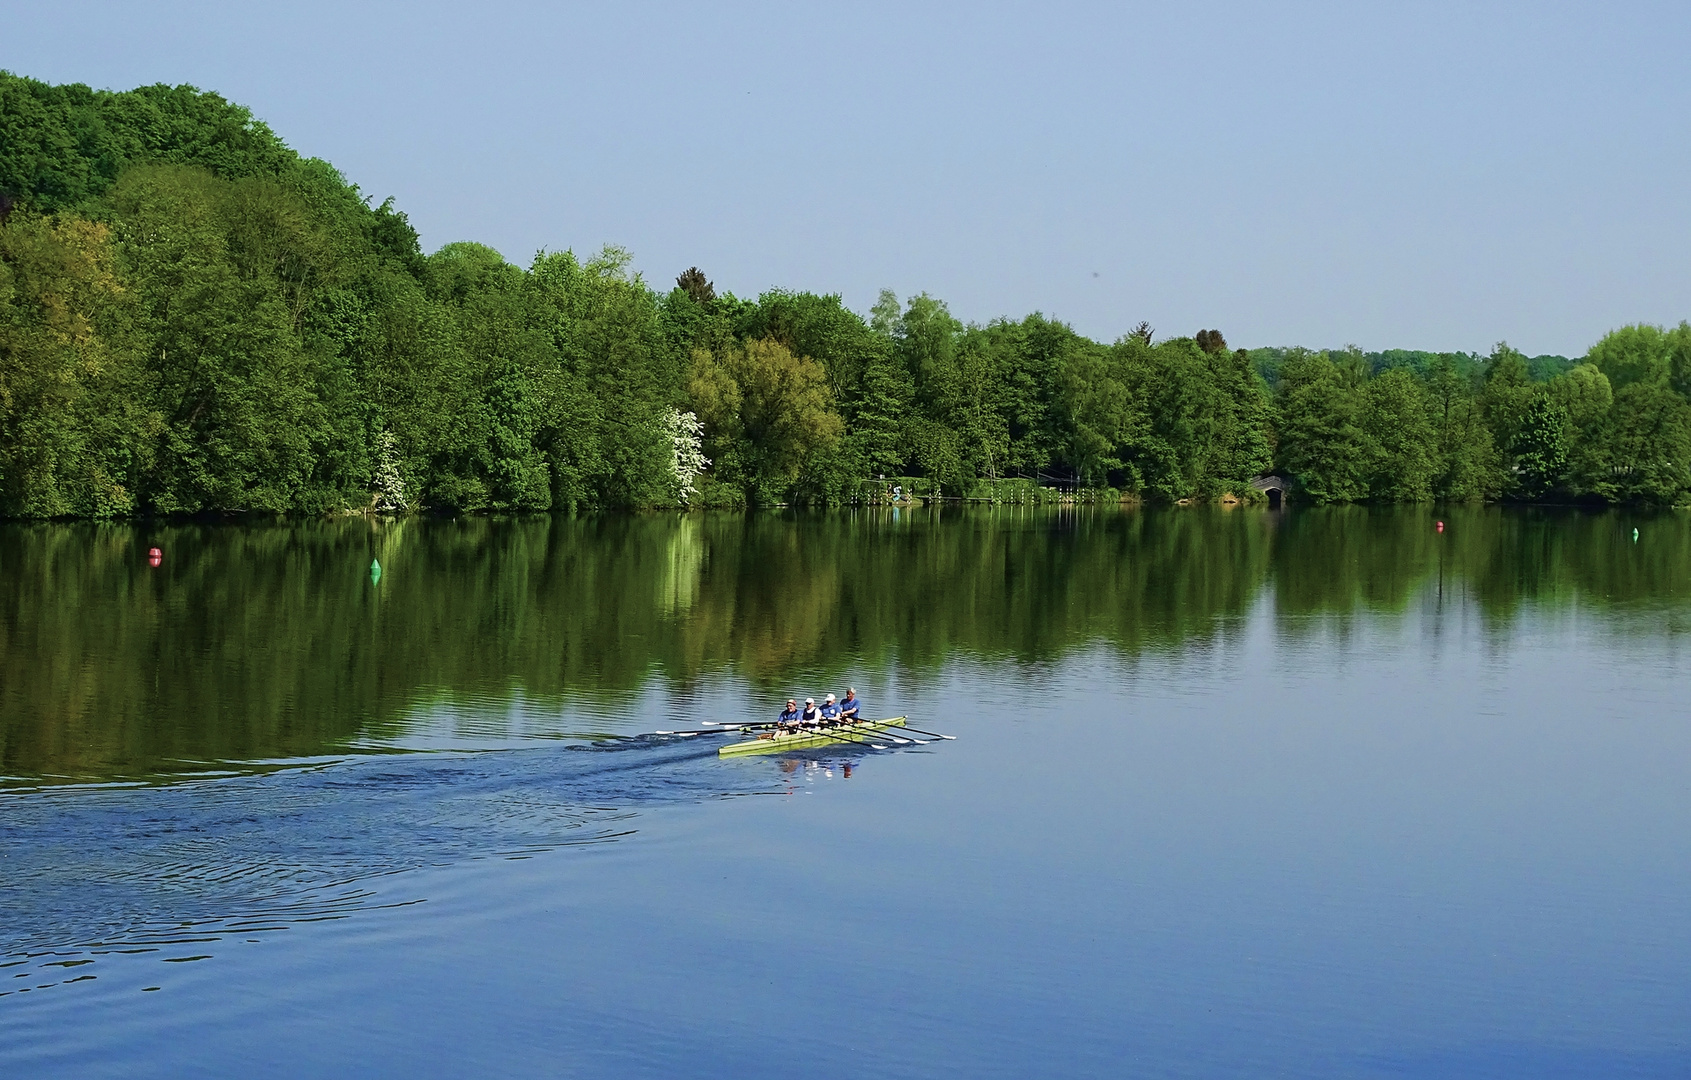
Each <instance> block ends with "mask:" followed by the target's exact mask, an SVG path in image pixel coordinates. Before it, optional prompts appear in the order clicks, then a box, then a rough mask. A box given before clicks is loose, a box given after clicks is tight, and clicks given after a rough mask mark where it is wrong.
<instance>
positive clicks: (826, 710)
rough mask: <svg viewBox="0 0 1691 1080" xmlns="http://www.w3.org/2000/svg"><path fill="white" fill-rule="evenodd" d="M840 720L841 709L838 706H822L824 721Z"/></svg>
mask: <svg viewBox="0 0 1691 1080" xmlns="http://www.w3.org/2000/svg"><path fill="white" fill-rule="evenodd" d="M839 718H840V707H839V706H838V705H823V706H822V719H824V720H838V719H839Z"/></svg>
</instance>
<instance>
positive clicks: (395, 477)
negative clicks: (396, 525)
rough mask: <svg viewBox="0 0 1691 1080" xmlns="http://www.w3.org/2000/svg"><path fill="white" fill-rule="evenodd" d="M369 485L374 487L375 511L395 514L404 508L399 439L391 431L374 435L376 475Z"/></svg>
mask: <svg viewBox="0 0 1691 1080" xmlns="http://www.w3.org/2000/svg"><path fill="white" fill-rule="evenodd" d="M371 486H372V487H373V488H374V489H375V495H376V510H377V512H379V513H384V514H397V513H400V512H401V511H403V510H404V509H405V506H406V503H405V478H404V477H402V476H400V475H399V440H398V439H396V438H394V437H393V432H391V431H384V432H382V433H381V434H380V435H378V436H376V475H375V476H374V477H373V478H372V484H371Z"/></svg>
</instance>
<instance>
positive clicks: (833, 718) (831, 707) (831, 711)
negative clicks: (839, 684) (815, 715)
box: [822, 694, 840, 724]
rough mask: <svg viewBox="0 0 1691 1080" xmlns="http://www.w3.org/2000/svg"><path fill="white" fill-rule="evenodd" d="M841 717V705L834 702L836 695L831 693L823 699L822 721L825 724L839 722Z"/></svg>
mask: <svg viewBox="0 0 1691 1080" xmlns="http://www.w3.org/2000/svg"><path fill="white" fill-rule="evenodd" d="M839 719H840V707H839V706H838V705H836V704H834V695H832V694H829V695H828V696H827V697H826V698H824V699H823V701H822V722H823V723H824V724H833V723H838V722H839Z"/></svg>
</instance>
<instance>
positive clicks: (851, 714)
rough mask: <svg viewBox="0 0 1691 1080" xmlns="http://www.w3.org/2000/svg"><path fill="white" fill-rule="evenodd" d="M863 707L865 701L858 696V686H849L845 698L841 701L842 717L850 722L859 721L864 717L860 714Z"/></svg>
mask: <svg viewBox="0 0 1691 1080" xmlns="http://www.w3.org/2000/svg"><path fill="white" fill-rule="evenodd" d="M862 707H863V702H861V701H859V700H858V698H857V688H856V687H847V688H846V696H845V700H844V701H842V702H840V719H841V720H844V721H845V722H846V723H848V724H855V723H857V722H858V721H859V720H861V719H862V716H860V715H859V711H860V710H861V709H862Z"/></svg>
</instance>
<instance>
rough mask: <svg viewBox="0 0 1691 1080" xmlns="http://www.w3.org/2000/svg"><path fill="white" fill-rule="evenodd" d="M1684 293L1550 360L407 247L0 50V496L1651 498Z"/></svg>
mask: <svg viewBox="0 0 1691 1080" xmlns="http://www.w3.org/2000/svg"><path fill="white" fill-rule="evenodd" d="M1687 394H1691V327H1688V326H1687V325H1686V324H1684V323H1681V324H1680V326H1679V327H1677V328H1674V329H1662V328H1658V327H1652V326H1632V327H1626V328H1623V329H1621V330H1617V331H1615V332H1613V333H1611V334H1610V335H1608V336H1607V337H1605V338H1604V339H1603V340H1602V341H1601V342H1599V343H1598V344H1597V345H1596V346H1594V347H1593V348H1592V350H1591V352H1590V353H1589V354H1588V355H1587V356H1586V357H1584V358H1583V359H1582V360H1581V361H1579V362H1578V363H1575V362H1572V361H1568V360H1565V359H1563V358H1561V357H1536V358H1532V359H1528V358H1526V357H1523V356H1521V355H1520V354H1519V353H1517V352H1515V351H1514V350H1512V349H1509V348H1508V347H1507V346H1503V345H1500V346H1498V347H1497V349H1496V350H1494V351H1493V352H1492V354H1491V355H1490V356H1487V357H1484V358H1481V357H1476V356H1471V355H1466V354H1437V355H1435V354H1427V353H1410V352H1401V351H1400V352H1393V353H1382V354H1364V353H1361V352H1359V351H1357V350H1354V349H1350V350H1337V351H1335V350H1329V351H1322V352H1317V351H1309V350H1303V349H1273V350H1264V349H1259V350H1255V351H1246V350H1234V349H1230V348H1229V347H1228V345H1227V343H1226V341H1225V340H1224V338H1223V336H1222V334H1221V333H1220V332H1219V331H1214V330H1203V331H1200V332H1199V333H1197V334H1196V335H1195V336H1193V337H1173V338H1167V339H1163V340H1156V338H1155V335H1154V332H1153V330H1152V328H1151V327H1150V326H1148V325H1146V324H1143V323H1141V324H1140V325H1139V327H1138V328H1137V329H1135V330H1133V331H1132V332H1130V333H1128V334H1127V335H1125V336H1123V337H1122V338H1121V339H1120V340H1118V341H1116V342H1114V343H1112V344H1103V343H1099V342H1095V341H1092V340H1089V339H1087V338H1085V337H1082V336H1081V335H1079V334H1076V333H1075V332H1074V331H1073V330H1072V329H1070V328H1069V327H1068V326H1066V325H1064V324H1063V323H1061V322H1058V321H1056V320H1054V319H1051V318H1047V317H1045V316H1043V315H1038V314H1035V315H1030V316H1028V317H1026V318H1024V319H1021V320H1019V321H1012V320H1008V319H1000V320H995V321H993V322H991V323H988V324H986V325H984V326H981V325H965V324H964V323H962V322H960V321H959V320H958V319H956V318H955V317H953V316H952V315H951V313H950V312H949V311H948V310H947V308H946V306H945V304H944V303H943V302H941V301H939V300H936V299H934V298H932V297H930V296H928V295H926V294H923V295H919V296H915V297H911V298H908V299H906V300H903V301H900V300H899V299H898V298H897V297H896V296H894V295H893V294H892V293H890V292H884V293H883V294H882V295H881V298H880V300H879V302H878V303H876V305H875V306H874V308H873V309H872V310H871V311H870V313H869V316H868V318H867V319H865V318H864V317H862V316H860V315H858V314H856V313H854V312H852V311H849V310H847V309H846V308H845V307H844V306H843V304H842V303H841V301H840V298H839V297H838V296H834V295H816V294H813V293H805V292H789V291H784V290H773V291H770V292H767V293H765V294H763V295H762V296H759V297H758V298H757V299H755V300H750V299H742V298H739V297H735V296H733V295H729V294H721V295H719V294H718V293H717V292H716V290H715V288H714V286H713V285H712V283H711V282H710V281H709V279H708V278H707V276H706V275H705V274H704V273H703V272H702V271H700V270H699V269H697V268H689V269H688V270H687V271H686V272H684V273H682V274H681V275H680V277H679V278H677V280H676V284H675V286H674V287H673V288H670V289H668V290H667V291H663V290H659V289H654V288H652V287H651V286H650V285H648V284H647V283H646V282H645V281H643V280H642V279H641V277H640V276H639V275H637V274H634V273H631V272H630V269H629V257H628V255H627V254H626V253H624V252H622V251H620V250H617V249H614V248H609V249H606V250H605V251H603V252H600V253H599V254H597V255H595V256H593V257H591V258H585V259H583V258H578V257H577V256H576V255H574V254H573V253H570V252H562V253H558V252H542V253H541V254H539V255H537V256H536V257H535V259H534V261H533V262H532V263H531V264H530V265H529V266H528V267H527V268H526V269H524V268H521V267H517V266H513V265H511V264H509V263H507V262H506V261H505V260H504V259H503V258H502V257H501V256H500V255H499V254H498V253H497V252H495V251H493V250H492V249H491V248H487V247H484V246H482V245H479V244H472V243H455V244H449V245H447V246H446V247H444V248H441V249H440V250H439V251H436V252H435V253H433V254H431V255H425V254H423V252H422V251H421V249H420V247H419V243H418V237H417V234H416V232H415V230H413V229H412V228H411V226H410V224H409V223H408V222H407V220H406V217H405V215H404V214H403V213H401V212H400V211H398V210H396V209H395V208H394V207H393V205H392V202H391V200H389V201H388V202H384V203H382V204H380V205H372V203H371V200H369V199H367V198H366V197H364V195H363V194H362V193H361V192H360V191H359V190H358V189H357V187H356V186H354V185H351V184H349V183H347V182H346V181H345V179H344V178H343V177H342V176H341V175H340V174H339V173H338V172H336V171H335V170H334V169H333V168H332V167H330V166H329V165H328V164H326V163H324V162H322V161H319V160H315V159H309V158H302V157H300V156H299V155H298V154H296V153H294V152H293V151H292V150H290V149H288V148H287V147H286V146H285V145H284V144H283V143H282V142H281V140H280V139H278V138H277V137H276V135H275V134H274V133H272V132H271V131H270V130H269V129H268V128H267V127H266V126H265V125H264V124H262V123H260V122H258V121H256V120H255V119H254V118H253V117H252V116H251V114H250V113H249V112H248V111H247V110H245V109H243V108H240V107H239V106H236V105H233V104H231V103H229V102H227V101H225V100H223V99H222V98H221V97H219V96H217V95H216V94H209V93H201V92H199V91H197V90H194V89H193V88H191V87H167V86H152V87H144V88H141V89H138V90H134V91H129V92H124V93H111V92H105V91H94V90H90V89H88V88H87V87H84V86H77V85H72V86H51V85H47V84H44V83H41V82H37V81H34V80H31V79H26V78H22V77H18V76H15V75H10V74H6V73H3V72H0V515H5V516H10V517H61V516H69V517H111V516H126V515H134V514H173V513H200V512H227V511H265V512H275V513H329V512H338V511H344V510H358V509H377V510H385V511H396V512H397V511H405V510H420V509H434V510H445V511H451V510H545V509H573V508H581V509H593V508H633V507H649V506H677V505H691V506H701V505H708V506H740V505H748V504H749V505H758V504H770V503H776V502H793V503H808V504H835V503H841V502H848V501H851V500H853V499H859V498H863V497H866V496H867V495H870V494H872V493H873V492H875V491H877V490H879V489H880V485H882V483H883V478H884V479H885V482H887V483H890V482H891V481H892V480H895V479H897V478H903V477H920V478H923V479H924V480H925V481H927V482H928V483H929V484H930V485H931V486H934V487H937V489H938V490H939V491H941V492H943V493H947V494H954V495H968V494H970V493H971V492H975V491H978V490H980V486H981V484H982V482H983V481H991V480H996V479H1003V478H1013V477H1024V478H1035V479H1040V480H1042V481H1045V482H1051V481H1056V482H1059V483H1063V484H1068V485H1073V486H1079V487H1097V488H1105V487H1108V488H1113V489H1116V490H1119V491H1121V492H1123V493H1127V494H1132V495H1137V496H1139V497H1143V498H1145V499H1148V500H1153V501H1178V500H1182V499H1205V498H1213V497H1219V496H1222V495H1224V494H1227V493H1234V494H1241V495H1242V494H1245V493H1247V492H1248V485H1249V482H1250V480H1251V479H1252V478H1253V477H1256V476H1258V475H1260V474H1262V473H1265V472H1268V471H1270V470H1278V471H1280V472H1283V473H1284V474H1286V475H1287V476H1288V477H1289V478H1291V480H1292V481H1293V482H1294V489H1295V491H1296V492H1297V493H1298V494H1300V495H1301V496H1302V497H1304V498H1307V499H1309V500H1313V501H1328V502H1345V501H1363V500H1373V501H1419V500H1427V499H1435V498H1443V499H1457V500H1490V499H1525V500H1543V499H1594V500H1604V501H1611V502H1651V503H1674V502H1680V501H1683V500H1685V498H1686V497H1687V495H1688V493H1691V404H1688V403H1687Z"/></svg>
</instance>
